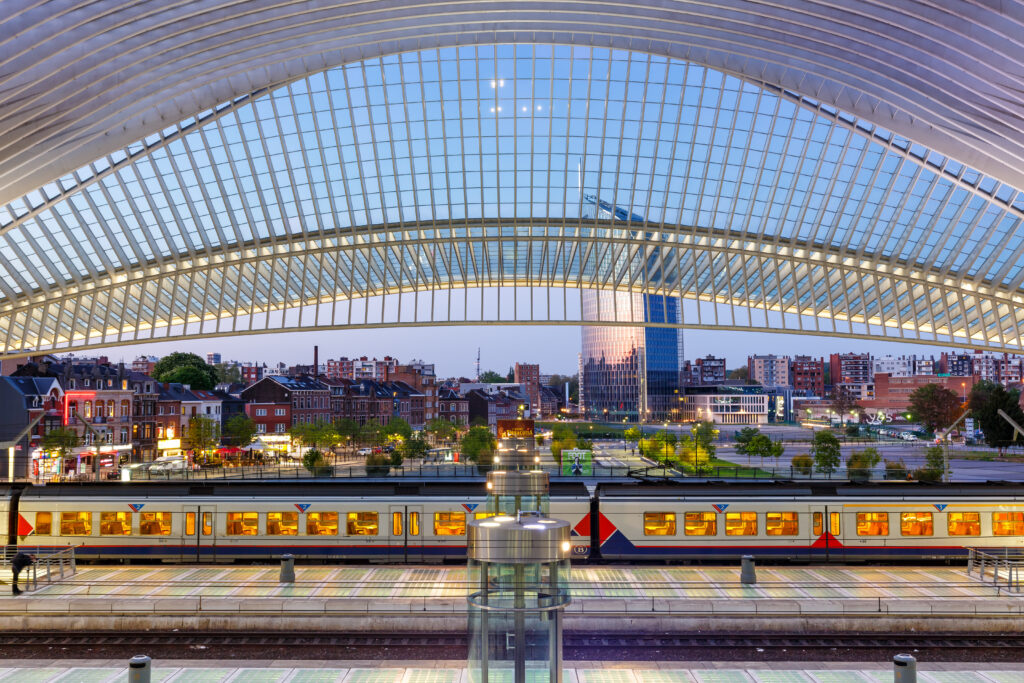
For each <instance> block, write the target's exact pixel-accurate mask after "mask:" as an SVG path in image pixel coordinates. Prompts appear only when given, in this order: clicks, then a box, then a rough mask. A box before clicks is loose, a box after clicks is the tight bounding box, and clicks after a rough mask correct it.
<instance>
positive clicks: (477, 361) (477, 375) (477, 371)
mask: <svg viewBox="0 0 1024 683" xmlns="http://www.w3.org/2000/svg"><path fill="white" fill-rule="evenodd" d="M476 381H477V382H479V381H480V347H479V346H478V347H476Z"/></svg>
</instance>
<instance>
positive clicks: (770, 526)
mask: <svg viewBox="0 0 1024 683" xmlns="http://www.w3.org/2000/svg"><path fill="white" fill-rule="evenodd" d="M818 514H821V513H818ZM764 532H765V534H767V535H768V536H796V535H797V534H799V533H800V520H799V519H798V518H797V514H796V513H795V512H769V513H767V514H766V515H765V520H764Z"/></svg>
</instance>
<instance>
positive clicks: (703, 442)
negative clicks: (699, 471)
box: [690, 420, 718, 457]
mask: <svg viewBox="0 0 1024 683" xmlns="http://www.w3.org/2000/svg"><path fill="white" fill-rule="evenodd" d="M690 434H691V435H692V436H693V438H694V439H696V441H697V443H699V444H700V446H701V448H703V449H704V450H706V451H707V452H708V455H709V456H710V457H714V456H715V439H716V438H718V428H717V427H715V423H714V422H712V421H711V420H704V421H703V422H697V423H696V424H694V425H693V427H692V428H691V429H690Z"/></svg>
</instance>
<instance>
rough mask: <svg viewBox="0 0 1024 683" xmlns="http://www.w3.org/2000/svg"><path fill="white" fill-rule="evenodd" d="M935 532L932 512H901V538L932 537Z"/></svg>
mask: <svg viewBox="0 0 1024 683" xmlns="http://www.w3.org/2000/svg"><path fill="white" fill-rule="evenodd" d="M932 532H933V525H932V513H930V512H901V513H900V535H901V536H931V535H932Z"/></svg>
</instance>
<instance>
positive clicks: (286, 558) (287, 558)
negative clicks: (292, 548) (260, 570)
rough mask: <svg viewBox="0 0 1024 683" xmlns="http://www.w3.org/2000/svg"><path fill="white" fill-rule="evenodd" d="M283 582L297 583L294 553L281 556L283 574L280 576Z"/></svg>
mask: <svg viewBox="0 0 1024 683" xmlns="http://www.w3.org/2000/svg"><path fill="white" fill-rule="evenodd" d="M278 580H279V581H280V582H281V583H295V557H294V556H292V555H288V554H286V555H282V556H281V576H280V577H279V578H278Z"/></svg>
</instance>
